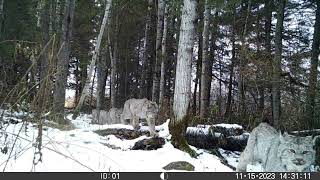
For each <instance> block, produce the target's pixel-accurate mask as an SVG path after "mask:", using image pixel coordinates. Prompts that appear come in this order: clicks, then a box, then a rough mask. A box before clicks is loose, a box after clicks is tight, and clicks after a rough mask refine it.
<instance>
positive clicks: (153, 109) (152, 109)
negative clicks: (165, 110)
mask: <svg viewBox="0 0 320 180" xmlns="http://www.w3.org/2000/svg"><path fill="white" fill-rule="evenodd" d="M146 108H147V111H146V112H147V116H148V117H150V118H156V116H157V115H158V111H159V108H158V104H157V103H156V102H153V101H148V103H147V105H146Z"/></svg>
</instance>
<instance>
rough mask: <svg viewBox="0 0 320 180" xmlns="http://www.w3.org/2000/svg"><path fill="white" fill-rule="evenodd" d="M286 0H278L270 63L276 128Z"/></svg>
mask: <svg viewBox="0 0 320 180" xmlns="http://www.w3.org/2000/svg"><path fill="white" fill-rule="evenodd" d="M285 3H286V0H280V1H279V4H278V10H277V11H278V12H277V25H276V33H275V57H274V59H273V65H272V67H273V68H272V72H273V73H272V74H273V75H272V115H273V124H274V126H275V127H276V128H279V127H280V113H281V99H280V83H281V79H280V78H281V77H280V74H281V59H282V31H283V19H284V8H285Z"/></svg>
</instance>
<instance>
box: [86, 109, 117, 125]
mask: <svg viewBox="0 0 320 180" xmlns="http://www.w3.org/2000/svg"><path fill="white" fill-rule="evenodd" d="M121 113H122V109H119V108H111V109H110V110H109V111H105V110H100V116H99V122H98V118H97V110H96V109H93V110H92V117H93V121H92V123H96V124H120V123H121V120H120V117H121Z"/></svg>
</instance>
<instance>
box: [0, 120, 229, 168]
mask: <svg viewBox="0 0 320 180" xmlns="http://www.w3.org/2000/svg"><path fill="white" fill-rule="evenodd" d="M71 116H72V115H68V116H67V117H68V119H70V120H71ZM91 118H92V117H91V115H81V116H79V117H78V118H77V119H75V120H72V121H71V122H72V123H73V124H74V126H75V127H76V129H73V130H69V131H61V130H59V129H55V128H51V127H47V128H45V130H43V141H42V144H43V148H42V150H41V152H42V162H39V163H38V164H37V165H35V166H34V165H33V163H32V162H33V159H34V154H35V152H36V151H37V149H36V148H35V145H36V141H35V139H36V137H37V134H38V130H37V127H36V126H34V124H31V123H29V124H25V123H18V124H8V125H7V127H6V129H5V131H3V129H2V130H0V148H1V150H3V149H4V148H7V149H8V151H7V152H6V153H1V151H0V170H1V171H28V172H29V171H36V172H47V171H50V172H52V171H53V172H62V171H69V172H70V171H71V172H77V171H80V172H89V171H100V172H106V171H131V172H134V171H137V172H150V171H157V172H162V171H164V170H163V169H162V168H163V167H164V166H165V165H167V164H169V163H170V162H174V161H186V162H189V163H190V164H192V165H193V166H194V167H195V171H201V172H204V171H206V172H216V171H219V172H221V171H223V172H231V171H233V170H232V169H231V168H229V167H227V166H225V165H224V164H222V163H221V161H220V159H219V158H218V157H216V156H214V155H212V154H210V153H209V152H207V151H205V150H202V149H196V148H194V147H191V148H193V149H194V150H195V151H196V152H197V153H198V154H200V155H199V157H198V158H196V159H195V158H191V157H190V155H189V154H187V153H185V152H183V151H180V150H178V149H176V148H174V147H173V145H172V144H171V143H170V142H169V140H170V138H171V135H170V133H169V129H168V124H169V120H168V121H167V122H166V123H164V124H162V125H160V126H157V127H156V129H157V130H158V131H159V136H160V137H163V138H164V139H166V143H165V144H164V145H163V147H162V148H159V149H157V150H150V151H143V150H130V147H132V146H133V145H134V143H135V142H137V141H139V140H141V139H143V138H149V137H146V136H142V137H139V138H137V139H133V140H121V139H118V138H116V137H115V136H113V135H109V136H107V137H102V136H99V135H98V134H96V133H94V132H93V131H95V130H98V129H105V128H128V129H133V128H132V126H130V125H121V124H114V125H93V124H90V122H91ZM145 128H147V127H142V129H145ZM5 134H6V135H5ZM17 137H18V138H17ZM106 143H108V144H113V145H115V146H117V147H120V148H121V149H112V148H110V147H108V146H106V145H104V144H106ZM12 147H14V148H13V149H12ZM10 154H11V155H10ZM9 156H10V157H9ZM37 157H39V156H37ZM36 160H37V159H36Z"/></svg>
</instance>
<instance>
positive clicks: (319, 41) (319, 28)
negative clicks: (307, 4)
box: [306, 1, 320, 128]
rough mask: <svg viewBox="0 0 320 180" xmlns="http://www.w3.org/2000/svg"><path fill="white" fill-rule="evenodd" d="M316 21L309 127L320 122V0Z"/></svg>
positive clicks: (308, 111) (315, 125)
mask: <svg viewBox="0 0 320 180" xmlns="http://www.w3.org/2000/svg"><path fill="white" fill-rule="evenodd" d="M316 3H317V10H316V22H315V24H314V33H313V42H312V52H311V53H312V55H311V68H310V76H309V88H308V91H307V108H306V110H307V120H308V125H309V128H318V127H319V122H316V118H315V116H314V113H315V106H316V103H315V99H316V89H317V77H318V65H319V46H320V1H316Z"/></svg>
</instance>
